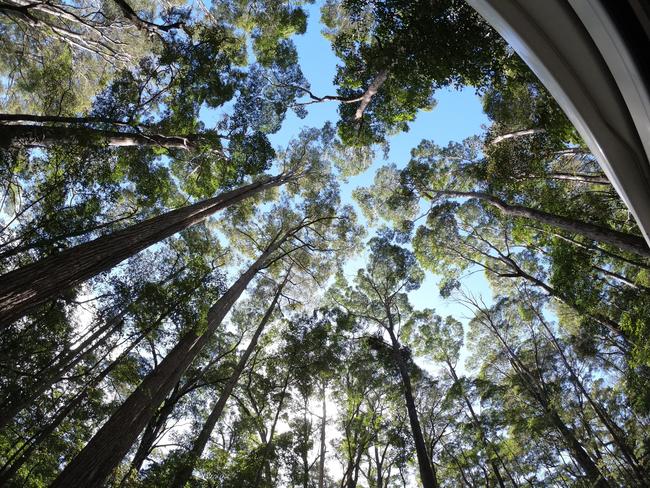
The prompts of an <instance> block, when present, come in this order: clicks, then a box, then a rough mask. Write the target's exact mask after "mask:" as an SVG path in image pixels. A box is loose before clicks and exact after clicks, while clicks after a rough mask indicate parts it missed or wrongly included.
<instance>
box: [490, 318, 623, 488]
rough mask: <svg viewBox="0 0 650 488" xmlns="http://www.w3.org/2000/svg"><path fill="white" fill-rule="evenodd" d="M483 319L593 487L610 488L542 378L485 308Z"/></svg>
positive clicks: (523, 383) (525, 386)
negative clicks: (549, 393)
mask: <svg viewBox="0 0 650 488" xmlns="http://www.w3.org/2000/svg"><path fill="white" fill-rule="evenodd" d="M479 311H480V312H481V314H482V315H483V317H484V318H485V319H486V322H483V324H484V325H486V326H487V327H488V329H489V330H490V332H491V333H492V335H493V336H494V337H495V338H496V339H497V340H498V341H499V342H500V343H501V345H502V346H503V347H504V348H505V351H506V353H507V355H508V358H509V360H510V364H511V365H512V367H513V369H514V370H515V372H516V373H517V374H519V375H521V376H522V377H523V378H522V379H523V381H522V385H523V386H524V388H525V389H526V390H527V391H528V393H529V394H530V395H531V397H532V398H534V399H535V401H536V402H537V403H538V404H539V406H540V407H541V409H542V410H543V412H544V414H545V415H546V416H547V417H548V418H549V420H550V421H551V424H552V425H553V427H555V429H557V431H558V432H559V433H560V435H561V436H562V439H563V440H564V447H565V448H566V449H567V450H568V451H569V453H570V454H571V457H572V459H573V460H574V461H575V462H576V463H577V464H578V466H580V468H581V469H582V471H583V472H584V474H585V476H586V477H587V479H588V481H589V483H590V485H589V486H593V487H595V488H610V484H609V482H608V481H607V480H606V479H605V477H604V476H603V474H602V473H601V472H600V470H599V469H598V466H597V465H596V463H594V461H593V459H591V456H590V455H589V453H587V451H586V450H585V448H584V447H583V445H582V443H581V442H580V441H579V440H578V439H577V438H576V436H575V433H574V432H573V429H571V428H570V427H568V426H567V425H566V424H565V423H564V421H563V420H562V418H561V417H560V416H559V414H558V413H557V410H555V408H554V407H553V406H552V405H551V404H550V403H549V401H548V398H547V395H546V392H545V390H544V388H543V386H542V385H543V383H542V384H541V385H540V380H539V376H538V375H535V374H534V373H533V372H531V371H530V370H529V368H528V367H527V366H526V365H525V364H524V363H523V362H522V361H521V360H520V359H519V356H517V353H516V352H515V351H514V350H513V349H512V347H510V345H509V344H508V343H507V342H506V340H505V339H504V337H503V336H502V335H501V333H500V331H499V327H498V325H497V324H495V323H494V322H493V321H492V318H491V316H490V314H489V313H488V312H486V311H485V310H483V309H479Z"/></svg>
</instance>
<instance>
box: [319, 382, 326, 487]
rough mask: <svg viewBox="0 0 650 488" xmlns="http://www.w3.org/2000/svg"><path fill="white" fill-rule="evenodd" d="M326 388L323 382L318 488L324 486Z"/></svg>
mask: <svg viewBox="0 0 650 488" xmlns="http://www.w3.org/2000/svg"><path fill="white" fill-rule="evenodd" d="M326 393H327V389H326V388H325V383H324V382H323V384H322V385H321V396H322V397H323V401H322V407H321V410H322V412H321V419H320V458H319V460H318V488H325V453H326V450H327V446H326V442H325V441H326V438H325V434H326V431H325V427H326V425H327V397H326Z"/></svg>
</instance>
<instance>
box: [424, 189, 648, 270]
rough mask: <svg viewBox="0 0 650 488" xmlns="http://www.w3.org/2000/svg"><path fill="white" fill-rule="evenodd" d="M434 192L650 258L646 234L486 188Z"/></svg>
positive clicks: (429, 196) (428, 195)
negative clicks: (509, 199)
mask: <svg viewBox="0 0 650 488" xmlns="http://www.w3.org/2000/svg"><path fill="white" fill-rule="evenodd" d="M432 193H435V194H438V195H447V196H450V197H460V198H475V199H477V200H481V201H483V202H486V203H489V204H490V205H492V206H494V207H496V208H498V209H499V210H501V212H503V213H504V214H505V215H508V216H510V217H522V218H525V219H529V220H534V221H536V222H539V223H541V224H545V225H550V226H553V227H557V228H559V229H562V230H566V231H568V232H571V233H573V234H580V235H582V236H584V237H586V238H588V239H591V240H593V241H596V242H600V243H603V244H609V245H611V246H614V247H617V248H619V249H622V250H624V251H627V252H631V253H634V254H637V255H639V256H642V257H644V258H650V248H649V247H648V244H647V243H646V242H645V240H644V239H643V237H639V236H635V235H633V234H627V233H625V232H619V231H617V230H613V229H608V228H606V227H601V226H599V225H596V224H590V223H589V222H583V221H581V220H576V219H572V218H570V217H562V216H560V215H555V214H551V213H548V212H544V211H543V210H537V209H534V208H530V207H524V206H521V205H510V204H509V203H506V202H504V201H503V200H501V199H499V198H497V197H495V196H493V195H490V194H488V193H484V192H473V191H467V192H465V191H451V190H434V191H433V192H432ZM424 194H425V196H427V197H428V198H432V197H433V195H430V194H427V193H426V192H425V193H424Z"/></svg>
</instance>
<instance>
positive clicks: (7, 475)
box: [0, 330, 149, 486]
mask: <svg viewBox="0 0 650 488" xmlns="http://www.w3.org/2000/svg"><path fill="white" fill-rule="evenodd" d="M148 332H149V330H148V331H147V332H144V333H141V334H140V335H139V336H138V338H137V339H136V340H135V341H133V342H132V343H131V344H130V345H129V347H127V348H126V349H125V350H124V351H123V352H122V353H121V354H120V355H119V357H118V358H117V359H115V360H114V361H113V362H112V363H111V364H109V365H108V366H107V367H106V368H104V370H103V371H102V372H101V373H100V374H99V375H98V376H97V377H96V378H94V379H92V380H91V381H90V382H88V383H87V384H86V385H85V387H84V388H83V389H82V390H81V391H80V392H79V393H77V394H76V395H75V396H74V397H73V398H72V400H70V401H69V402H68V404H67V405H65V406H64V407H63V408H61V409H60V410H59V411H58V412H57V413H56V415H55V416H54V418H53V419H52V420H51V421H50V422H49V423H48V424H46V425H45V427H43V428H41V429H40V430H39V431H38V432H37V433H36V434H35V435H34V436H32V438H31V439H30V440H28V441H27V442H26V443H25V444H24V445H23V446H21V448H20V450H19V451H17V452H15V453H13V454H12V455H11V458H10V459H9V460H8V461H7V462H6V463H5V465H4V466H3V467H2V468H1V469H0V486H4V485H5V484H6V483H8V482H9V480H11V478H12V477H13V476H14V475H15V474H16V473H17V472H18V470H19V469H20V468H21V467H22V466H23V465H24V464H25V462H27V460H28V459H29V458H30V456H31V455H32V453H33V452H34V451H35V450H36V449H37V448H38V446H40V444H41V443H42V442H43V441H44V440H45V439H47V437H48V436H50V435H51V434H52V433H53V432H54V431H55V430H56V429H57V428H58V427H59V425H61V423H62V422H63V421H64V420H65V419H66V417H67V416H68V415H69V414H70V413H71V412H72V411H73V410H74V409H75V408H77V407H78V406H79V405H80V404H81V402H82V401H83V400H84V398H86V396H87V395H88V390H89V389H90V388H93V387H95V386H97V385H99V384H100V383H101V382H102V381H103V380H104V379H105V378H106V377H107V376H108V375H109V373H110V372H111V371H113V369H115V368H116V367H117V366H118V365H119V364H120V363H121V362H122V359H124V358H125V357H126V356H128V354H129V353H130V352H131V351H132V350H133V349H134V348H135V347H136V346H137V345H138V344H139V343H140V341H141V340H142V339H143V338H144V337H145V335H146V334H147V333H148ZM9 463H11V464H9Z"/></svg>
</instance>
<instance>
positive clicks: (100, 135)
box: [0, 124, 197, 150]
mask: <svg viewBox="0 0 650 488" xmlns="http://www.w3.org/2000/svg"><path fill="white" fill-rule="evenodd" d="M0 128H2V136H1V137H0V148H6V149H8V148H10V147H50V146H55V145H71V144H74V145H82V146H90V145H92V146H104V145H105V146H111V147H164V148H166V149H184V150H192V149H194V148H195V141H196V139H197V135H196V134H193V135H190V136H166V135H163V134H144V133H142V132H119V131H114V130H103V129H92V128H89V127H78V126H77V127H74V126H48V125H32V124H4V125H0Z"/></svg>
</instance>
